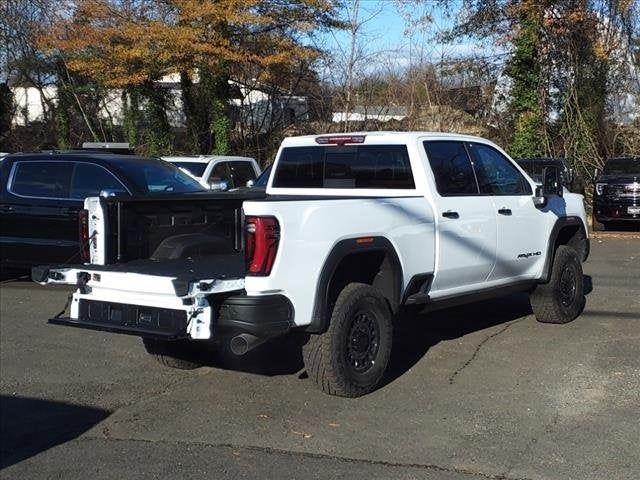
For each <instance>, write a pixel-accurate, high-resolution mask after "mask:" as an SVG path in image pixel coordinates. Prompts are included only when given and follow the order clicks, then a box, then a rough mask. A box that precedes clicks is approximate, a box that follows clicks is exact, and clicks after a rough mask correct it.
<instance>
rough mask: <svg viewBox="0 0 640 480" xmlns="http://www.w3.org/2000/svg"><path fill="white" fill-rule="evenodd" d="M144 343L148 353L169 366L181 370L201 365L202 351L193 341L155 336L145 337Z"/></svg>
mask: <svg viewBox="0 0 640 480" xmlns="http://www.w3.org/2000/svg"><path fill="white" fill-rule="evenodd" d="M142 343H143V344H144V348H145V349H146V351H147V353H149V354H150V355H152V356H153V357H154V358H155V359H156V360H157V361H158V362H159V363H161V364H162V365H164V366H165V367H169V368H177V369H179V370H193V369H195V368H199V367H201V366H202V365H203V364H204V362H203V361H202V352H200V351H199V349H197V348H196V347H197V346H196V345H195V344H194V343H193V342H188V341H185V340H174V341H167V340H157V339H155V338H143V339H142Z"/></svg>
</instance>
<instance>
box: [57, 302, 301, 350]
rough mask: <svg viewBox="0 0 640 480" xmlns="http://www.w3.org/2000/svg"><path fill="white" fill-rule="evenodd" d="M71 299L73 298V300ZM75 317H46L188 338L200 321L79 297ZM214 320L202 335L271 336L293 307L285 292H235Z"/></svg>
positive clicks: (288, 322)
mask: <svg viewBox="0 0 640 480" xmlns="http://www.w3.org/2000/svg"><path fill="white" fill-rule="evenodd" d="M74 301H76V300H75V299H74ZM77 302H78V307H77V317H78V318H71V317H65V318H62V317H58V318H52V319H50V320H49V323H52V324H55V325H64V326H68V327H76V328H85V329H89V330H99V331H104V332H111V333H121V334H126V335H136V336H139V337H150V338H158V339H165V340H179V339H188V338H190V334H189V332H190V331H192V328H193V325H191V324H192V323H193V322H201V320H199V319H198V318H197V317H192V316H191V315H189V312H188V311H186V310H177V309H170V308H158V307H148V306H143V305H131V304H124V303H115V302H105V301H97V300H88V299H83V298H80V299H78V300H77ZM210 308H211V310H210V311H211V312H217V314H215V315H214V317H215V318H214V319H212V320H211V321H210V322H205V323H208V324H209V325H210V328H211V329H212V332H211V333H210V334H208V335H203V336H202V337H201V338H214V339H217V338H218V337H227V336H231V335H238V334H240V333H250V334H252V335H255V336H256V337H259V338H264V339H267V338H271V337H275V336H279V335H282V334H284V333H286V332H288V331H289V330H290V329H291V327H292V325H293V306H292V305H291V302H290V301H289V300H288V299H287V298H286V297H285V296H284V295H264V296H252V297H249V296H247V295H234V296H230V297H227V298H225V299H224V300H222V301H221V303H220V304H219V305H218V308H216V305H215V302H213V301H212V306H211V307H210Z"/></svg>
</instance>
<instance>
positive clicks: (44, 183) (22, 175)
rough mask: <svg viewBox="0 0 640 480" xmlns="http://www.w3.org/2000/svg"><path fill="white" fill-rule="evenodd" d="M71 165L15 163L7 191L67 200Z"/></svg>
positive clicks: (62, 163) (60, 163)
mask: <svg viewBox="0 0 640 480" xmlns="http://www.w3.org/2000/svg"><path fill="white" fill-rule="evenodd" d="M72 173H73V163H71V162H47V161H43V162H16V164H15V166H14V171H13V179H12V182H11V186H10V188H9V190H10V191H11V192H12V193H15V194H16V195H21V196H24V197H37V198H69V188H70V185H71V175H72Z"/></svg>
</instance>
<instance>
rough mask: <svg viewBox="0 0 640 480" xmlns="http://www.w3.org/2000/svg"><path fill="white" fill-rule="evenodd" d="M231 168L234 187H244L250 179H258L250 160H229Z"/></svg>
mask: <svg viewBox="0 0 640 480" xmlns="http://www.w3.org/2000/svg"><path fill="white" fill-rule="evenodd" d="M229 170H231V179H232V180H233V185H230V187H231V186H233V187H234V188H238V187H244V186H245V185H246V184H247V182H248V181H249V180H255V179H256V172H255V171H254V170H253V165H252V164H251V163H250V162H229Z"/></svg>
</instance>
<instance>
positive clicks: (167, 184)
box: [118, 159, 204, 193]
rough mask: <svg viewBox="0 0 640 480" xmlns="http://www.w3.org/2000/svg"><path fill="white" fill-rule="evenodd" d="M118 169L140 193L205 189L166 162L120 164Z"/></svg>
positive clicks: (145, 161)
mask: <svg viewBox="0 0 640 480" xmlns="http://www.w3.org/2000/svg"><path fill="white" fill-rule="evenodd" d="M118 168H119V169H120V170H122V172H123V173H124V175H125V176H126V177H127V178H128V179H129V181H130V182H131V183H133V184H134V185H135V187H136V190H137V191H138V192H140V193H189V192H201V191H203V190H204V187H203V186H202V185H200V184H199V183H198V182H197V181H196V180H194V179H193V178H191V177H190V176H189V175H187V174H186V173H184V172H182V171H181V170H179V169H178V168H176V167H175V166H174V165H172V164H170V163H167V162H165V161H164V160H152V159H145V160H140V159H137V160H132V161H129V162H119V164H118Z"/></svg>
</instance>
